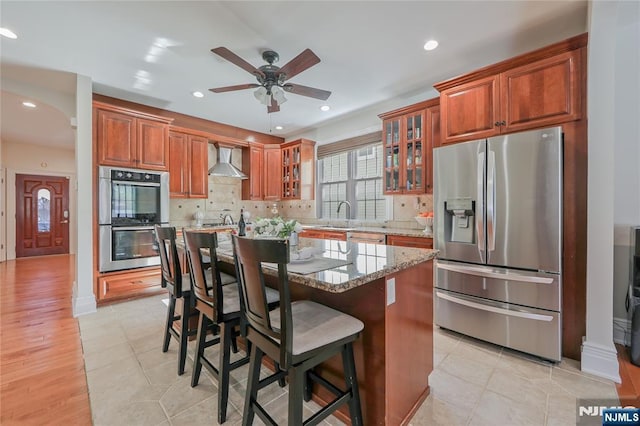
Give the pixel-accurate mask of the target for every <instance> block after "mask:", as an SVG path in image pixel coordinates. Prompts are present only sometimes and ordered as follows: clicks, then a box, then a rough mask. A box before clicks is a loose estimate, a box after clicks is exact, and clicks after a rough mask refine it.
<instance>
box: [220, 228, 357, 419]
mask: <svg viewBox="0 0 640 426" xmlns="http://www.w3.org/2000/svg"><path fill="white" fill-rule="evenodd" d="M233 244H234V251H235V256H236V265H237V266H236V270H237V278H238V281H239V283H240V288H241V290H242V292H241V294H242V297H243V301H244V303H243V314H244V315H245V316H246V319H247V322H248V329H247V339H248V341H249V342H251V343H252V347H251V364H250V366H249V379H248V381H247V394H246V397H245V404H244V413H243V416H242V424H243V425H250V424H252V423H253V418H254V415H255V414H257V415H258V416H259V417H260V419H261V420H262V421H264V422H265V423H267V424H271V425H276V422H275V421H274V420H273V418H271V416H269V414H268V413H267V412H266V411H265V410H264V408H263V407H262V406H261V405H260V404H258V398H257V396H258V390H259V389H261V388H262V387H263V386H264V385H265V381H269V383H270V382H273V380H274V377H281V376H283V375H287V376H288V377H289V420H288V422H289V425H295V426H299V425H316V424H318V423H320V422H321V421H322V420H324V419H325V418H327V417H328V416H329V415H330V414H331V413H333V412H334V411H336V410H337V409H338V408H339V407H340V406H341V405H343V404H348V405H349V414H350V417H351V424H352V425H362V424H363V421H362V410H361V407H360V394H359V391H358V380H357V377H356V368H355V361H354V357H353V342H354V341H355V340H356V338H357V337H358V336H359V334H360V332H361V331H362V330H363V329H364V324H363V323H362V321H360V320H358V319H356V318H354V317H352V316H350V315H347V314H344V313H342V312H340V311H337V310H335V309H332V308H329V307H327V306H324V305H321V304H319V303H316V302H312V301H309V300H300V301H295V302H291V296H290V291H289V282H288V278H287V263H289V244H288V242H287V241H284V240H258V239H256V240H254V239H248V238H240V237H237V236H234V237H233ZM263 262H267V263H276V264H277V265H278V280H277V284H278V292H279V294H280V309H276V310H271V309H270V308H269V306H268V304H267V293H266V291H267V289H268V287H266V286H265V279H264V273H263V269H262V265H261V264H262V263H263ZM338 353H341V354H342V362H343V368H344V376H345V383H346V387H347V389H346V390H345V391H342V390H340V389H339V388H338V387H337V386H335V385H333V384H331V383H329V382H328V381H327V380H325V379H323V378H322V377H319V376H318V375H316V374H315V373H314V371H313V370H312V369H313V368H314V367H315V366H317V365H318V364H320V363H322V362H324V361H325V360H327V359H329V358H331V357H332V356H334V355H336V354H338ZM265 354H266V355H267V356H269V357H270V358H272V359H273V360H275V361H277V362H278V363H279V365H280V371H278V372H276V373H275V374H274V375H273V376H271V377H269V378H266V379H263V380H260V364H261V361H262V357H263V355H265ZM309 380H312V381H313V382H316V383H318V384H320V385H322V386H324V387H326V388H327V389H328V390H329V391H331V392H332V393H333V394H334V395H336V399H334V400H333V401H332V402H331V403H329V404H328V405H327V406H325V407H323V408H322V409H321V410H320V411H318V412H317V413H315V414H314V415H313V416H311V417H310V418H309V419H307V420H306V421H304V422H303V418H302V408H303V407H302V405H303V399H305V400H308V399H309V398H310V386H311V384H310V383H309Z"/></svg>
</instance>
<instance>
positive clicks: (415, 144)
mask: <svg viewBox="0 0 640 426" xmlns="http://www.w3.org/2000/svg"><path fill="white" fill-rule="evenodd" d="M423 123H424V117H423V115H422V112H419V113H416V114H413V115H409V116H407V117H406V130H405V131H406V139H405V158H406V169H405V170H406V176H405V182H403V183H404V185H405V192H424V166H423V163H424V157H423V155H424V144H423V140H424V131H423V130H424V128H423Z"/></svg>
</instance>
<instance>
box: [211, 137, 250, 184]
mask: <svg viewBox="0 0 640 426" xmlns="http://www.w3.org/2000/svg"><path fill="white" fill-rule="evenodd" d="M213 145H214V146H215V147H216V151H217V152H218V155H217V156H216V157H217V162H216V164H214V165H213V167H211V168H210V169H209V175H211V176H225V177H232V178H239V179H249V177H248V176H247V175H245V174H244V173H242V171H241V170H238V169H237V168H236V167H234V166H233V165H232V164H231V152H232V151H233V145H225V144H221V143H218V142H216V143H214V144H213Z"/></svg>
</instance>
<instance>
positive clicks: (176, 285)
mask: <svg viewBox="0 0 640 426" xmlns="http://www.w3.org/2000/svg"><path fill="white" fill-rule="evenodd" d="M155 233H156V242H157V243H158V251H159V252H160V267H161V269H162V287H166V288H167V291H168V292H169V307H168V309H167V320H166V322H165V328H164V341H163V343H162V352H167V351H168V350H169V342H170V341H171V337H172V336H173V337H174V338H175V339H176V340H177V341H178V375H182V374H183V373H184V365H185V361H186V358H187V339H188V337H189V336H193V335H195V334H196V330H195V329H192V330H189V317H190V316H192V315H194V314H196V313H195V311H194V309H193V297H192V293H191V278H190V276H189V274H188V273H187V274H183V273H182V269H181V268H180V260H179V259H178V250H177V248H176V228H175V227H172V226H164V227H163V226H160V225H156V226H155ZM179 299H183V305H184V306H183V310H182V315H176V313H175V312H176V302H177V301H178V300H179ZM176 321H180V327H179V328H177V327H176V326H175V322H176Z"/></svg>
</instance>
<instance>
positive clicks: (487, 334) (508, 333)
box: [434, 288, 562, 361]
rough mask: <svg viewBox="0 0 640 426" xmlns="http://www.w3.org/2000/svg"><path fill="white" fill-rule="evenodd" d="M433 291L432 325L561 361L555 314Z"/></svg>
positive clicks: (558, 326)
mask: <svg viewBox="0 0 640 426" xmlns="http://www.w3.org/2000/svg"><path fill="white" fill-rule="evenodd" d="M434 291H435V316H436V324H437V325H439V326H440V327H443V328H447V329H450V330H453V331H457V332H459V333H462V334H466V335H469V336H472V337H475V338H478V339H481V340H486V341H488V342H492V343H495V344H498V345H501V346H506V347H508V348H512V349H516V350H518V351H522V352H527V353H530V354H533V355H536V356H539V357H542V358H546V359H550V360H553V361H560V360H561V342H560V338H561V335H560V333H561V331H560V327H561V324H562V321H561V316H560V313H559V312H554V311H546V310H543V309H535V308H529V307H524V306H519V305H513V304H509V303H501V302H496V301H493V300H487V299H481V298H479V297H474V296H469V295H465V294H460V293H455V292H451V291H447V290H442V289H438V288H436V289H434Z"/></svg>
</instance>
